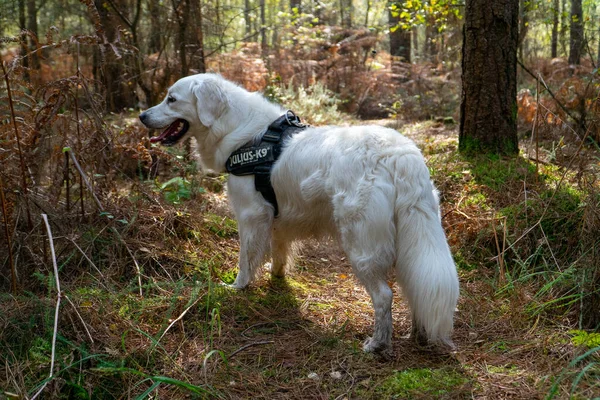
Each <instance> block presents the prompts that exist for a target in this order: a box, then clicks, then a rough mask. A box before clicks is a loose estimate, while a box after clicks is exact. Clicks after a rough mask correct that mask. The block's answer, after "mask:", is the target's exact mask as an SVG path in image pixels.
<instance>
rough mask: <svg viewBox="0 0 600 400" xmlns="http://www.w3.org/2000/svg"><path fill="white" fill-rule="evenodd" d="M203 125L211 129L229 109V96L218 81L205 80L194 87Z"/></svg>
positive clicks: (197, 107)
mask: <svg viewBox="0 0 600 400" xmlns="http://www.w3.org/2000/svg"><path fill="white" fill-rule="evenodd" d="M192 91H193V93H194V95H195V96H196V109H197V111H198V117H199V118H200V122H202V125H204V126H206V127H211V126H212V124H213V123H214V122H215V121H216V120H217V119H218V118H219V117H220V116H221V114H223V112H224V111H225V108H226V107H227V96H226V95H225V92H224V91H223V88H222V87H221V85H219V82H218V81H217V80H216V79H212V78H209V79H205V80H204V81H202V82H200V83H197V84H196V85H195V86H193V87H192Z"/></svg>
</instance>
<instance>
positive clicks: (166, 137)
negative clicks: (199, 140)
mask: <svg viewBox="0 0 600 400" xmlns="http://www.w3.org/2000/svg"><path fill="white" fill-rule="evenodd" d="M189 128H190V123H189V122H187V121H186V120H185V119H178V120H176V121H175V122H173V123H172V124H171V125H169V126H168V127H167V129H165V130H164V131H163V133H161V134H160V135H158V136H153V137H151V138H150V142H151V143H157V142H160V143H161V144H163V145H165V146H171V145H174V144H175V143H177V142H178V141H179V139H181V138H182V137H183V135H185V133H186V132H187V131H188V129H189Z"/></svg>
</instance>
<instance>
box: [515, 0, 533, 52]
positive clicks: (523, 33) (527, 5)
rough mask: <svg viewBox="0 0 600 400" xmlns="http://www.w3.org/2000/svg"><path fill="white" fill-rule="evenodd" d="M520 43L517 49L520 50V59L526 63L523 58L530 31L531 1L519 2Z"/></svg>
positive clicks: (523, 0) (522, 0)
mask: <svg viewBox="0 0 600 400" xmlns="http://www.w3.org/2000/svg"><path fill="white" fill-rule="evenodd" d="M519 3H520V4H519V15H520V17H521V18H520V22H519V42H518V44H517V47H518V49H519V58H520V59H521V61H524V58H523V47H524V46H525V38H526V37H527V31H528V30H529V11H530V9H531V0H521V1H520V2H519Z"/></svg>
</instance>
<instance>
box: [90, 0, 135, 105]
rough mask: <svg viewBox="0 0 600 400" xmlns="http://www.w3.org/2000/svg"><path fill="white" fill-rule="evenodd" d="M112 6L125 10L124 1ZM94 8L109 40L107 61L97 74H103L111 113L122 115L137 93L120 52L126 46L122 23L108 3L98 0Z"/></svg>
mask: <svg viewBox="0 0 600 400" xmlns="http://www.w3.org/2000/svg"><path fill="white" fill-rule="evenodd" d="M113 4H114V6H115V7H120V8H121V9H123V10H125V9H126V8H125V7H123V6H122V0H119V1H114V2H113ZM95 5H96V9H97V10H98V15H99V17H100V22H101V23H102V27H103V28H104V33H105V35H106V41H107V44H106V45H105V46H104V47H105V51H104V54H105V59H104V60H103V61H104V62H103V63H101V64H99V65H97V70H96V73H98V74H99V75H100V76H99V77H98V78H100V79H99V80H100V81H101V82H102V84H103V85H104V88H105V90H106V105H107V108H108V110H109V111H114V112H120V111H122V110H123V109H124V108H127V107H131V106H133V105H134V104H135V102H136V100H135V93H134V91H133V90H132V89H131V84H132V81H131V80H130V79H131V75H130V74H129V71H128V67H129V65H128V63H127V62H126V56H125V55H124V54H123V53H124V52H123V51H121V50H120V49H122V47H123V46H122V43H120V39H119V26H120V25H121V22H122V21H121V18H120V17H119V16H118V15H117V10H115V9H114V7H113V6H111V5H110V4H109V3H108V2H105V1H103V0H95ZM132 33H133V32H132Z"/></svg>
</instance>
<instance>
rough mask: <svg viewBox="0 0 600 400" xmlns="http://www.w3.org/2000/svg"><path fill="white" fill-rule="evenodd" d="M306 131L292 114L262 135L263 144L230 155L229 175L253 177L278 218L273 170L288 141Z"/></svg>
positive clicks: (241, 149)
mask: <svg viewBox="0 0 600 400" xmlns="http://www.w3.org/2000/svg"><path fill="white" fill-rule="evenodd" d="M306 128H307V125H305V124H303V123H302V122H300V118H298V116H297V115H296V114H294V113H293V112H292V111H290V110H287V111H286V112H285V114H283V115H282V116H281V117H279V118H277V119H276V120H275V121H274V122H273V123H272V124H271V125H269V128H267V131H266V132H265V134H264V135H263V136H262V138H261V139H260V141H253V142H251V143H248V144H246V145H244V146H243V147H241V148H239V149H238V150H236V151H234V152H233V153H231V155H230V156H229V158H228V159H227V162H226V163H225V168H226V169H227V172H229V173H231V174H233V175H237V176H244V175H254V187H255V188H256V190H257V191H259V192H260V193H261V194H262V195H263V197H264V198H265V200H267V201H268V202H269V203H271V204H272V205H273V207H274V208H275V217H277V216H278V215H279V207H278V206H277V198H276V197H275V191H274V190H273V186H272V185H271V169H272V168H273V164H275V161H277V159H278V158H279V156H280V155H281V151H282V147H283V144H284V142H285V140H286V139H287V138H289V137H290V136H292V135H293V134H295V133H297V132H300V131H302V130H304V129H306Z"/></svg>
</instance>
